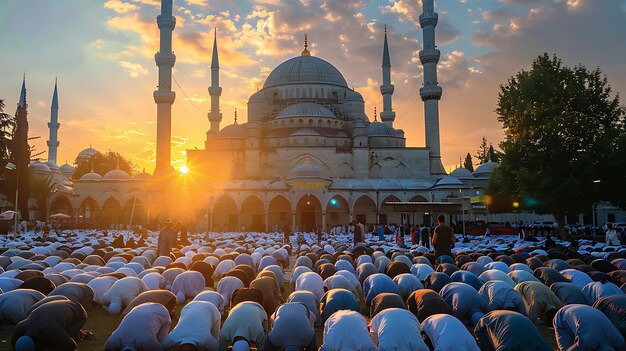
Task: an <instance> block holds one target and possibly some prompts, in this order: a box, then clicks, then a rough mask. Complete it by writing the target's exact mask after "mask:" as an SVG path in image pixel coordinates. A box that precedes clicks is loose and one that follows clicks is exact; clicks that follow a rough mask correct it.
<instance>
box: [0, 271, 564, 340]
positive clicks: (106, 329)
mask: <svg viewBox="0 0 626 351" xmlns="http://www.w3.org/2000/svg"><path fill="white" fill-rule="evenodd" d="M293 263H295V262H293V260H292V266H293ZM290 280H291V271H286V272H285V282H286V284H285V286H284V291H283V298H284V299H285V301H286V300H287V297H288V296H289V294H291V292H292V291H293V290H292V289H291V286H290V284H289V281H290ZM184 306H185V305H184V304H182V305H178V306H177V307H176V310H175V312H176V315H180V310H182V308H183V307H184ZM361 311H363V312H366V311H367V308H366V306H361ZM87 313H88V314H89V317H88V318H87V324H86V325H85V328H84V329H87V330H91V331H92V332H93V334H94V336H95V338H92V339H89V340H85V341H82V342H80V343H79V344H78V350H80V351H83V350H85V351H100V350H102V349H103V347H104V343H105V342H106V341H107V339H108V338H109V336H110V335H111V334H112V333H113V331H114V330H115V329H116V328H117V326H118V325H119V323H120V320H121V318H120V317H119V316H111V315H109V314H108V313H107V312H106V311H105V310H103V309H102V308H99V307H96V308H93V309H91V310H89V311H87ZM364 315H365V316H367V315H368V314H367V313H364ZM176 323H177V320H176V319H175V320H173V321H172V329H173V328H174V326H175V325H176ZM538 329H539V332H540V333H541V335H542V336H543V337H544V338H545V340H546V341H547V342H548V344H550V346H552V348H553V349H554V350H557V346H556V340H555V338H554V330H553V329H552V328H551V327H548V326H545V325H542V326H539V327H538ZM468 330H469V331H470V333H473V329H471V328H468ZM322 332H323V329H322V328H321V327H320V328H316V330H315V335H316V337H317V344H318V346H320V345H322ZM11 335H12V332H11V331H10V330H2V331H0V351H4V350H12V347H11Z"/></svg>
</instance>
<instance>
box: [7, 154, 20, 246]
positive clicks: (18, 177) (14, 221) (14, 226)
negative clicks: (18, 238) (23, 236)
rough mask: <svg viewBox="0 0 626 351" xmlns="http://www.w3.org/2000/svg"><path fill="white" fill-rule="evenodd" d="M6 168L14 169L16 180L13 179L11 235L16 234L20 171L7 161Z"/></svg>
mask: <svg viewBox="0 0 626 351" xmlns="http://www.w3.org/2000/svg"><path fill="white" fill-rule="evenodd" d="M5 167H6V169H8V170H10V171H15V172H16V174H15V175H16V177H15V179H16V181H15V213H14V214H13V235H17V213H18V212H17V205H18V203H17V202H18V196H19V194H20V172H19V170H18V169H17V166H16V165H15V164H14V163H12V162H9V163H7V164H6V166H5Z"/></svg>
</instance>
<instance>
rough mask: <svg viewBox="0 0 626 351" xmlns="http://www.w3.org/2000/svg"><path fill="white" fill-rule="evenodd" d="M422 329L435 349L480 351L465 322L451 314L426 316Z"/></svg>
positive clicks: (437, 350)
mask: <svg viewBox="0 0 626 351" xmlns="http://www.w3.org/2000/svg"><path fill="white" fill-rule="evenodd" d="M422 329H423V331H424V333H425V334H426V335H427V336H428V338H429V339H430V342H431V343H432V345H433V347H434V348H435V351H457V350H464V351H480V348H479V347H478V345H477V344H476V341H475V340H474V337H473V336H472V335H471V334H470V333H469V332H468V331H467V328H465V326H464V325H463V323H462V322H461V321H460V320H458V319H457V318H456V317H454V316H451V315H449V314H434V315H432V316H430V317H428V318H426V319H425V320H424V321H423V322H422Z"/></svg>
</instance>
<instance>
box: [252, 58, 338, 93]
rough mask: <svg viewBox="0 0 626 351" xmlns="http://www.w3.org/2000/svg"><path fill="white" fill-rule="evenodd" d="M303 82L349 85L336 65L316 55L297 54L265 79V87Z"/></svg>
mask: <svg viewBox="0 0 626 351" xmlns="http://www.w3.org/2000/svg"><path fill="white" fill-rule="evenodd" d="M303 83H304V84H332V85H339V86H342V87H346V88H347V87H348V84H346V80H345V79H344V78H343V75H341V72H339V70H338V69H337V68H335V66H333V65H331V64H330V63H328V62H326V61H324V60H322V59H320V58H317V57H314V56H297V57H294V58H292V59H289V60H287V61H285V62H283V63H281V64H280V65H278V67H276V68H274V70H273V71H272V73H270V75H269V76H268V77H267V79H266V80H265V84H263V88H269V87H273V86H277V85H283V84H303Z"/></svg>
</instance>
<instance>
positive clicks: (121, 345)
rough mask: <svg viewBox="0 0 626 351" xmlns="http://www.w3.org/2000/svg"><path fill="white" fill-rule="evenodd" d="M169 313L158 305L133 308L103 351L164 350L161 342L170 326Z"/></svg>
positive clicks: (147, 304)
mask: <svg viewBox="0 0 626 351" xmlns="http://www.w3.org/2000/svg"><path fill="white" fill-rule="evenodd" d="M171 322H172V321H171V319H170V313H169V312H168V311H167V309H166V308H165V307H163V305H161V304H158V303H144V304H141V305H139V306H137V307H135V308H133V309H132V310H131V311H130V312H129V313H128V314H127V315H126V316H125V317H124V319H122V322H121V323H120V325H119V327H117V329H116V330H115V331H114V332H113V334H111V337H109V340H107V342H106V344H105V345H104V350H105V351H119V350H123V349H125V348H127V349H129V350H150V351H160V350H164V348H163V346H161V342H163V340H164V339H165V337H166V336H167V332H168V331H169V329H170V324H171Z"/></svg>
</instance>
